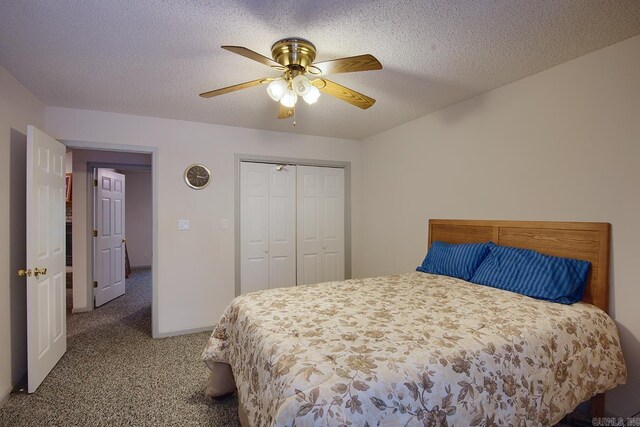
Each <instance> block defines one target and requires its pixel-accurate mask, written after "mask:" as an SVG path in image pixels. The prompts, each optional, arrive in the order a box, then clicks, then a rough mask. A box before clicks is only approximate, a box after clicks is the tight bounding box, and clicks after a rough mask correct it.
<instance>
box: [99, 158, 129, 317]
mask: <svg viewBox="0 0 640 427" xmlns="http://www.w3.org/2000/svg"><path fill="white" fill-rule="evenodd" d="M94 182H95V187H94V190H95V231H94V239H95V251H94V266H95V279H94V280H95V281H96V282H97V286H96V288H95V293H94V296H95V304H96V307H99V306H101V305H103V304H106V303H108V302H109V301H111V300H112V299H114V298H117V297H119V296H121V295H124V292H125V245H124V244H125V239H124V236H125V234H124V230H125V221H124V212H125V211H124V201H125V200H124V195H125V185H124V184H125V180H124V175H122V174H119V173H116V172H113V171H111V170H108V169H98V170H97V174H96V180H95V181H94Z"/></svg>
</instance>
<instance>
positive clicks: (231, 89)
mask: <svg viewBox="0 0 640 427" xmlns="http://www.w3.org/2000/svg"><path fill="white" fill-rule="evenodd" d="M271 80H273V79H272V78H265V79H258V80H251V81H250V82H244V83H240V84H237V85H233V86H227V87H223V88H221V89H216V90H211V91H209V92H204V93H201V94H200V96H201V97H203V98H212V97H214V96H218V95H224V94H225V93H229V92H235V91H236V90H240V89H246V88H249V87H252V86H257V85H259V84H260V83H266V82H269V81H271Z"/></svg>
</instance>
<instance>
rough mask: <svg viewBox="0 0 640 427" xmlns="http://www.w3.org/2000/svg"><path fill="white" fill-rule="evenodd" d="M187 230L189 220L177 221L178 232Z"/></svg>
mask: <svg viewBox="0 0 640 427" xmlns="http://www.w3.org/2000/svg"><path fill="white" fill-rule="evenodd" d="M188 229H189V220H188V219H179V220H178V230H188Z"/></svg>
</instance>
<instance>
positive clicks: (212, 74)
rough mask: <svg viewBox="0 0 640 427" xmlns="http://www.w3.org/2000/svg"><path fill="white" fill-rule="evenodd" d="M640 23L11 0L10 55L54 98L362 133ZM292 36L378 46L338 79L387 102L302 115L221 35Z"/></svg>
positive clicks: (379, 4) (29, 83) (582, 2)
mask: <svg viewBox="0 0 640 427" xmlns="http://www.w3.org/2000/svg"><path fill="white" fill-rule="evenodd" d="M637 34H640V1H638V0H628V1H625V0H618V1H605V0H555V1H549V0H527V1H524V0H509V1H506V0H477V1H468V0H458V1H446V0H442V1H436V0H432V1H389V0H382V1H378V0H376V1H371V0H350V1H344V0H329V1H318V0H302V1H301V0H289V1H278V0H236V1H232V0H222V1H211V0H206V1H205V0H197V1H188V0H174V1H151V0H149V1H131V0H76V1H72V0H9V1H2V2H0V65H1V66H3V67H4V68H6V69H7V70H8V71H9V72H10V73H11V74H13V75H14V76H15V77H16V78H17V79H18V80H19V81H20V82H21V83H22V84H24V85H25V86H26V87H27V88H29V89H30V90H31V91H32V92H33V93H34V94H35V95H36V96H37V97H38V98H40V99H41V100H42V101H43V102H44V103H45V104H46V105H52V106H62V107H72V108H81V109H91V110H101V111H111V112H120V113H129V114H138V115H145V116H156V117H166V118H174V119H184V120H192V121H198V122H206V123H218V124H224V125H232V126H242V127H250V128H258V129H269V130H279V131H285V132H295V133H304V134H312V135H324V136H333V137H341V138H351V139H363V138H366V137H367V136H370V135H373V134H376V133H378V132H381V131H384V130H387V129H390V128H392V127H394V126H397V125H399V124H402V123H404V122H407V121H409V120H411V119H414V118H416V117H420V116H423V115H425V114H427V113H430V112H433V111H436V110H439V109H441V108H443V107H446V106H448V105H451V104H454V103H456V102H459V101H461V100H464V99H467V98H470V97H472V96H475V95H477V94H480V93H482V92H486V91H488V90H491V89H493V88H496V87H499V86H502V85H505V84H507V83H510V82H513V81H515V80H518V79H521V78H523V77H526V76H528V75H531V74H534V73H536V72H539V71H542V70H544V69H547V68H549V67H552V66H554V65H557V64H560V63H563V62H566V61H568V60H570V59H573V58H576V57H578V56H581V55H584V54H587V53H589V52H592V51H594V50H597V49H600V48H602V47H605V46H608V45H611V44H614V43H616V42H618V41H621V40H624V39H626V38H629V37H632V36H634V35H637ZM290 36H297V37H303V38H306V39H309V40H311V41H312V42H313V43H314V44H315V45H316V48H317V49H318V56H317V58H316V60H317V61H324V60H329V59H334V58H339V57H345V56H352V55H358V54H364V53H371V54H373V55H374V56H376V57H377V58H378V59H379V60H380V62H381V63H382V64H383V66H384V69H383V70H381V71H368V72H362V73H350V74H337V75H333V76H330V78H331V79H332V80H334V81H335V82H337V83H340V84H343V85H345V86H348V87H351V88H353V89H355V90H357V91H359V92H362V93H364V94H366V95H369V96H371V97H373V98H375V99H376V100H377V103H376V104H375V105H374V106H373V107H372V108H370V109H369V110H361V109H359V108H356V107H353V106H351V105H349V104H347V103H345V102H343V101H340V100H338V99H334V98H331V97H330V96H327V95H323V96H321V97H320V100H319V101H318V103H317V104H315V105H313V106H307V105H306V104H304V102H299V103H298V105H299V108H298V111H297V123H298V124H297V126H296V127H295V128H293V127H292V126H291V121H290V120H277V119H276V114H277V104H276V103H275V102H273V101H271V99H270V98H269V97H268V96H267V94H266V92H265V88H264V86H257V87H253V88H250V89H246V90H243V91H239V92H234V93H230V94H226V95H222V96H220V97H216V98H211V99H202V98H200V97H198V94H199V93H200V92H204V91H207V90H211V89H216V88H219V87H223V86H229V85H232V84H236V83H240V82H244V81H248V80H253V79H256V78H260V77H265V76H275V75H277V72H274V71H272V70H270V69H269V68H267V67H265V66H264V65H261V64H259V63H257V62H253V61H251V60H248V59H246V58H243V57H241V56H238V55H235V54H233V53H230V52H227V51H225V50H223V49H221V48H220V46H221V45H240V46H245V47H248V48H249V49H252V50H255V51H257V52H259V53H262V54H263V55H265V56H270V48H271V44H273V42H275V41H276V40H278V39H281V38H284V37H290Z"/></svg>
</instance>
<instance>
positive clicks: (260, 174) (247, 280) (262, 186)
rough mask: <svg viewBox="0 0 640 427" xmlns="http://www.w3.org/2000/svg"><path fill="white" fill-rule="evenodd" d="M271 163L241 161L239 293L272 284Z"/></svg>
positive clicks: (264, 287)
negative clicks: (270, 255) (270, 261)
mask: <svg viewBox="0 0 640 427" xmlns="http://www.w3.org/2000/svg"><path fill="white" fill-rule="evenodd" d="M268 166H269V165H266V164H263V163H249V162H241V163H240V293H241V294H246V293H248V292H254V291H258V290H261V289H267V288H268V287H269V167H268Z"/></svg>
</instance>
